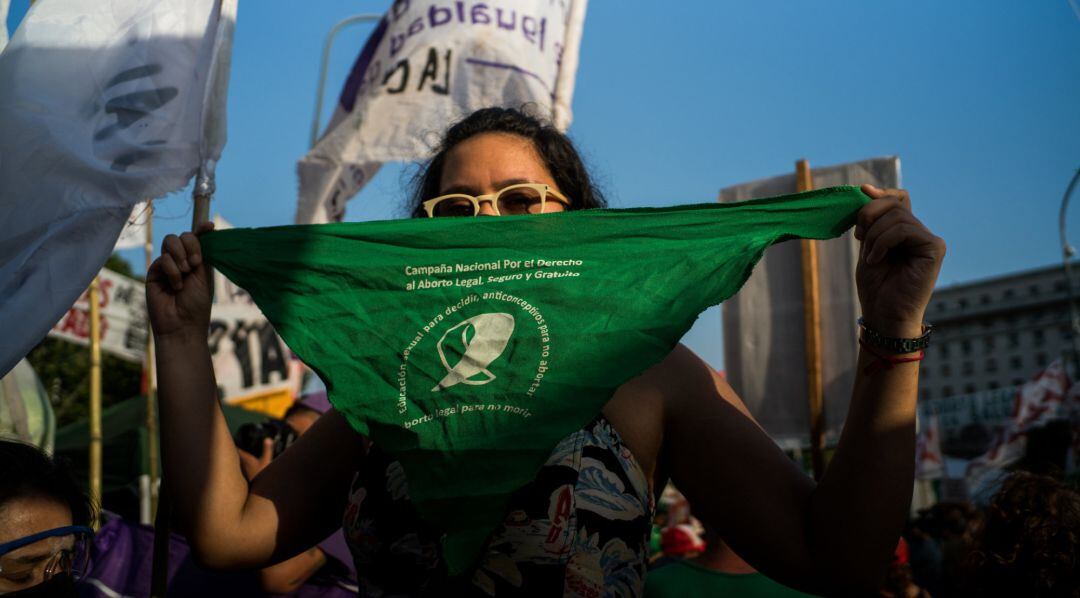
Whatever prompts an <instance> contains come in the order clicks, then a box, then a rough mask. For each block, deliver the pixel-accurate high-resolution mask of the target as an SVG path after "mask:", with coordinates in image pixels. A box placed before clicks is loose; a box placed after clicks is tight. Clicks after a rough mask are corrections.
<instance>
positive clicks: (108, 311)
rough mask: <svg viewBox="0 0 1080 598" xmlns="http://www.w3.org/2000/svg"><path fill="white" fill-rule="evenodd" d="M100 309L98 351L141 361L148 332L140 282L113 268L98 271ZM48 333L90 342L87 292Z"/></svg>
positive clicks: (54, 336)
mask: <svg viewBox="0 0 1080 598" xmlns="http://www.w3.org/2000/svg"><path fill="white" fill-rule="evenodd" d="M98 277H99V280H100V292H99V293H98V306H99V307H100V309H101V311H100V314H101V350H102V351H104V352H106V353H109V354H111V355H115V356H116V357H119V358H121V359H125V360H127V361H134V362H136V363H142V361H143V359H144V358H145V356H146V338H147V334H148V333H149V328H148V325H147V318H146V290H145V288H144V285H143V283H141V282H139V281H138V280H135V279H133V278H128V277H127V276H124V275H122V274H117V273H116V272H113V271H112V270H102V271H101V272H100V273H98ZM49 336H50V337H53V338H60V339H63V340H66V341H69V342H73V343H77V344H80V345H89V344H90V304H89V293H88V292H84V293H83V294H82V296H80V297H79V299H78V300H77V301H76V302H75V305H73V306H71V308H70V309H68V311H67V313H66V314H64V317H62V318H60V321H59V322H57V323H56V324H55V325H54V326H53V327H52V329H51V330H49Z"/></svg>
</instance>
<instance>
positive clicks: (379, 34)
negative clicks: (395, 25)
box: [338, 17, 393, 112]
mask: <svg viewBox="0 0 1080 598" xmlns="http://www.w3.org/2000/svg"><path fill="white" fill-rule="evenodd" d="M386 26H387V23H386V17H383V19H382V20H380V21H379V24H378V25H377V26H376V27H375V31H372V32H371V37H369V38H368V40H367V43H365V44H364V49H363V50H361V51H360V55H359V56H357V57H356V62H354V63H353V67H352V70H351V71H349V78H348V79H346V80H345V88H344V89H342V90H341V98H339V99H338V104H340V105H341V107H342V109H344V110H345V112H352V110H353V107H354V106H356V99H357V98H358V97H360V93H361V92H362V91H363V88H364V81H365V80H366V79H370V78H369V77H367V72H368V66H369V65H370V64H371V58H372V56H374V55H375V50H376V49H378V47H379V43H381V42H382V39H383V36H384V35H386ZM391 46H393V44H391Z"/></svg>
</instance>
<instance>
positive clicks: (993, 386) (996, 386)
mask: <svg viewBox="0 0 1080 598" xmlns="http://www.w3.org/2000/svg"><path fill="white" fill-rule="evenodd" d="M987 388H989V389H990V390H997V389H999V388H1001V385H1000V384H998V383H997V380H991V381H990V384H989V385H988V386H987Z"/></svg>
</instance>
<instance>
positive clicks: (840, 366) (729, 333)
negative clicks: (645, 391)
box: [720, 158, 900, 444]
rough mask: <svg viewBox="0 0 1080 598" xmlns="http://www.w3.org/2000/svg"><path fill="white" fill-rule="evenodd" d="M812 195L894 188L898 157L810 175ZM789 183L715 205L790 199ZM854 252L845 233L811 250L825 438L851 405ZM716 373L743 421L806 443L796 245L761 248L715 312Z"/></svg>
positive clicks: (774, 181)
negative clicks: (719, 370) (720, 329)
mask: <svg viewBox="0 0 1080 598" xmlns="http://www.w3.org/2000/svg"><path fill="white" fill-rule="evenodd" d="M813 175H814V186H815V187H817V188H822V187H831V186H834V185H860V184H863V183H870V184H873V185H876V186H878V187H886V188H888V187H899V186H900V160H899V158H877V159H872V160H865V161H862V162H853V163H850V164H841V165H838V166H829V167H825V168H814V169H813ZM795 185H796V184H795V174H794V173H792V174H787V175H782V176H778V177H773V178H769V179H763V180H759V181H754V182H750V183H745V184H743V185H737V186H734V187H728V188H726V189H723V190H722V191H721V192H720V201H722V202H731V201H742V200H746V199H754V198H757V197H770V196H774V195H784V194H787V193H794V192H795V190H796V186H795ZM858 257H859V246H858V241H856V240H855V237H854V234H853V232H852V231H848V232H847V233H845V234H844V235H843V236H841V237H839V238H836V239H831V240H829V241H819V242H818V279H819V284H820V290H821V299H820V301H821V303H820V305H821V343H822V359H821V361H822V370H823V372H822V373H823V380H824V386H825V434H826V440H827V441H829V440H833V439H836V437H837V436H838V435H839V433H840V429H841V428H842V427H843V425H844V418H845V417H846V416H847V410H848V403H850V401H851V391H852V386H853V384H854V381H855V361H856V359H857V358H858V349H859V345H858V326H857V325H856V320H857V319H858V317H859V302H858V297H857V295H856V293H855V265H856V264H857V263H858ZM721 308H722V313H723V319H724V370H725V372H726V373H727V376H728V380H729V381H730V382H731V386H732V387H733V388H734V389H735V391H736V392H738V393H739V395H740V396H741V397H742V398H743V400H744V401H745V402H746V406H747V407H748V408H749V409H750V412H751V413H753V414H754V417H755V418H757V420H758V422H759V423H761V425H762V426H763V427H764V428H765V430H766V431H767V432H768V433H769V435H770V436H772V437H773V438H775V439H778V440H781V441H784V442H786V443H792V444H802V443H804V442H805V441H806V439H808V438H809V435H810V432H809V431H810V409H809V407H808V405H807V377H806V354H805V346H806V345H805V335H806V333H805V327H804V321H803V318H804V315H803V291H802V256H801V248H800V245H799V244H798V243H781V244H779V245H775V246H773V247H771V248H769V250H768V251H766V252H765V257H764V258H763V259H762V260H761V261H760V262H759V263H758V265H757V266H756V267H755V268H754V273H753V275H751V276H750V279H749V280H748V281H747V282H746V284H745V285H743V287H742V289H741V290H740V291H739V292H738V293H736V294H735V296H734V297H732V298H731V299H728V300H727V301H725V302H724V303H723V305H722V306H721Z"/></svg>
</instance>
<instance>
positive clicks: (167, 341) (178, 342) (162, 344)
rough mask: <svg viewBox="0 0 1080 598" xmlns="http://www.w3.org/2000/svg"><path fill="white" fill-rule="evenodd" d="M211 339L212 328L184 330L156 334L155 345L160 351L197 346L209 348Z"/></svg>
mask: <svg viewBox="0 0 1080 598" xmlns="http://www.w3.org/2000/svg"><path fill="white" fill-rule="evenodd" d="M209 339H210V327H209V326H206V327H202V328H184V329H181V330H175V331H171V332H166V333H158V332H157V331H155V332H154V345H156V346H157V347H158V348H159V349H160V350H166V351H167V350H169V349H170V348H173V347H175V348H177V349H184V348H190V347H197V346H203V347H205V346H207V345H208V343H209Z"/></svg>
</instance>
